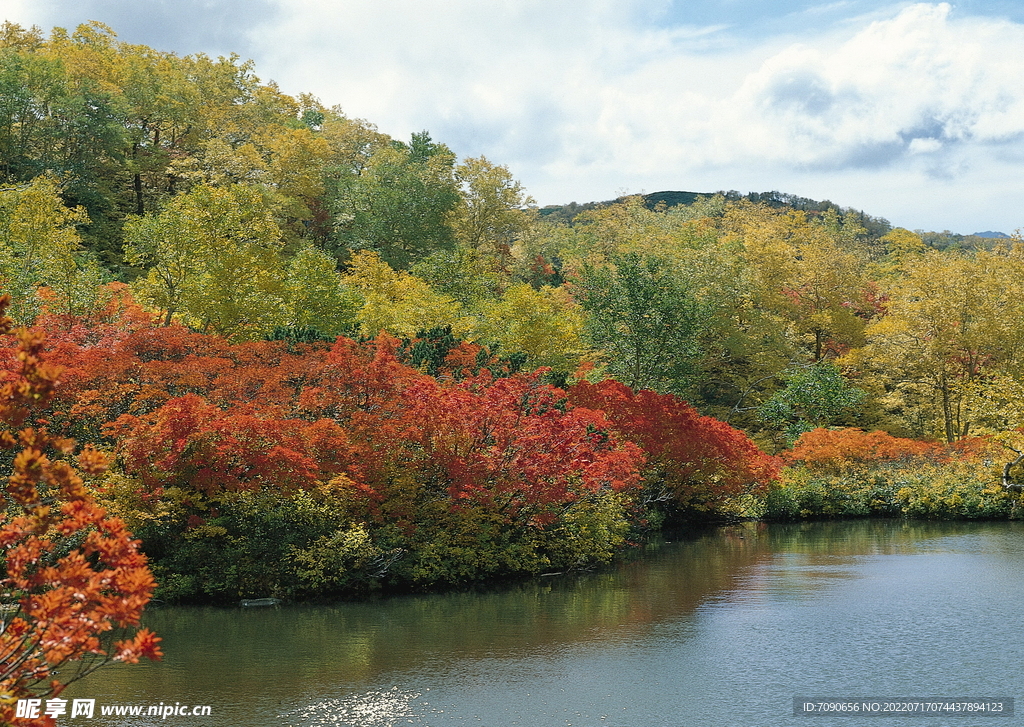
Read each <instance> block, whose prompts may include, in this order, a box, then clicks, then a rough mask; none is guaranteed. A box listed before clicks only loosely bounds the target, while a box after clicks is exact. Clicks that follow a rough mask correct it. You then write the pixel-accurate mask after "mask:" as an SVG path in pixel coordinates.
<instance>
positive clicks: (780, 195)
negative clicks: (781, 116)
mask: <svg viewBox="0 0 1024 727" xmlns="http://www.w3.org/2000/svg"><path fill="white" fill-rule="evenodd" d="M718 194H720V195H722V196H723V197H725V198H726V199H727V200H730V201H734V202H735V201H739V200H742V199H745V200H748V201H750V202H755V203H761V204H766V205H768V206H769V207H792V208H793V209H798V210H804V211H806V212H818V213H821V212H825V211H826V210H829V209H834V210H836V211H837V212H840V213H842V214H844V215H852V216H853V217H854V218H855V219H857V221H858V222H860V224H861V225H863V226H864V227H865V228H866V229H867V231H868V233H869V234H870V235H871V236H873V237H880V236H882V235H884V234H885V233H887V232H888V231H889V230H891V229H892V225H891V224H890V223H889V221H888V220H886V219H884V218H882V217H872V216H871V215H868V214H866V213H864V212H863V211H860V210H855V209H853V208H850V207H840V206H839V205H837V204H836V203H835V202H832V201H830V200H827V199H826V200H823V201H818V200H814V199H809V198H807V197H798V196H797V195H795V194H786V193H785V192H779V191H772V192H749V193H747V194H742V193H740V192H737V191H736V190H730V191H728V192H726V191H718V192H679V191H668V190H667V191H663V192H652V193H650V194H645V195H643V198H644V205H645V206H646V207H647V208H648V209H654V208H655V207H657V206H658V205H664V206H665V207H668V208H671V207H675V206H677V205H689V204H693V203H694V202H696V201H697V198H698V197H712V196H714V195H718ZM622 199H623V198H622V197H619V198H618V199H612V200H608V201H606V202H585V203H583V204H579V203H577V202H570V203H569V204H566V205H547V206H545V207H542V208H541V209H540V210H539V212H540V214H541V216H542V217H545V218H548V219H550V220H552V221H560V222H566V223H569V224H572V221H573V219H575V217H576V215H578V214H580V213H581V212H586V211H587V210H592V209H598V208H600V207H605V206H607V205H611V204H615V203H616V202H621V201H622Z"/></svg>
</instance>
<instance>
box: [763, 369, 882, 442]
mask: <svg viewBox="0 0 1024 727" xmlns="http://www.w3.org/2000/svg"><path fill="white" fill-rule="evenodd" d="M783 378H784V380H785V382H786V385H785V387H784V388H782V389H780V390H779V391H777V392H775V393H774V394H773V395H772V396H771V397H770V398H769V399H768V401H766V402H765V403H764V404H762V405H761V407H760V409H759V410H758V414H759V416H760V418H761V419H762V420H763V421H764V422H766V423H767V424H769V425H771V426H774V427H777V428H779V429H781V430H783V431H784V433H785V438H786V442H787V444H792V443H793V442H795V441H796V440H797V438H798V437H799V436H800V435H801V434H803V433H804V432H807V431H810V430H811V429H815V428H817V427H825V426H829V425H834V424H838V423H841V420H842V418H843V417H844V416H846V415H848V414H850V413H851V412H852V411H853V410H854V409H856V407H857V406H858V405H859V404H861V403H862V402H863V401H864V399H865V397H866V394H865V392H864V390H863V389H859V388H857V387H856V386H853V385H852V384H850V382H849V381H847V379H846V378H845V377H844V376H843V375H842V373H841V372H840V371H839V367H838V366H836V365H835V364H834V363H832V362H831V361H817V362H815V363H814V364H812V365H811V366H801V367H799V368H796V369H791V370H790V371H789V372H787V373H786V375H785V376H784V377H783Z"/></svg>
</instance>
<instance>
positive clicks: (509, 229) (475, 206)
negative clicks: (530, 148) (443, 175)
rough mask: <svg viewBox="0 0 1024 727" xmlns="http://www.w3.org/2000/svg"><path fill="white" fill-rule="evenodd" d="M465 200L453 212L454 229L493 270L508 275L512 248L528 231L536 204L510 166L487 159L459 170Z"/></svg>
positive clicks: (475, 160)
mask: <svg viewBox="0 0 1024 727" xmlns="http://www.w3.org/2000/svg"><path fill="white" fill-rule="evenodd" d="M455 178H456V180H457V181H458V183H459V184H460V185H461V191H462V198H461V201H460V203H459V204H458V206H457V207H456V208H455V210H454V212H453V220H454V221H453V223H452V224H453V227H454V229H455V234H456V236H457V238H458V240H459V242H460V243H462V244H464V245H466V246H468V247H469V248H470V249H473V250H476V251H477V252H478V253H480V254H481V255H483V256H484V257H485V258H486V259H487V260H489V261H490V264H491V266H492V267H494V268H496V269H497V270H499V271H504V272H506V273H507V272H508V270H509V268H510V267H511V262H512V246H513V245H514V244H515V242H516V240H517V238H518V237H519V236H520V235H521V234H522V232H523V231H524V230H526V229H527V228H528V227H529V226H530V224H531V222H532V220H533V215H532V214H531V212H530V211H529V210H528V209H527V208H528V207H529V206H530V205H532V204H533V203H534V201H533V198H531V197H530V196H528V195H527V194H526V192H525V190H524V189H523V186H522V185H521V184H520V183H519V182H517V181H516V180H515V179H514V178H513V177H512V174H511V173H510V172H509V170H508V167H504V166H498V165H495V164H492V163H491V162H490V161H488V160H487V159H486V158H485V157H476V158H471V159H466V160H464V161H463V162H462V163H461V164H459V165H458V166H456V167H455Z"/></svg>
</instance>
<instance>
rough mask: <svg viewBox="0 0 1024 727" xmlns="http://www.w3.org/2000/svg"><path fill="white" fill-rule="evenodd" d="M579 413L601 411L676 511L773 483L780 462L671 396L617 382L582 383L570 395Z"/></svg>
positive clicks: (699, 507)
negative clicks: (635, 449)
mask: <svg viewBox="0 0 1024 727" xmlns="http://www.w3.org/2000/svg"><path fill="white" fill-rule="evenodd" d="M568 394H569V401H570V402H571V403H572V404H573V405H574V406H578V407H585V408H588V409H593V410H600V411H603V412H604V413H605V414H606V415H607V416H608V418H609V420H610V421H611V425H612V428H613V429H614V431H616V432H617V433H618V434H619V435H620V436H622V437H623V438H625V439H628V440H630V441H632V442H635V443H637V444H638V445H640V447H641V448H643V451H644V452H645V453H646V455H647V467H646V469H645V470H644V476H645V478H646V479H647V480H648V482H650V483H660V484H661V485H662V486H663V487H665V488H666V489H667V490H668V491H669V492H670V493H672V495H673V497H674V499H675V500H676V502H677V503H679V504H680V505H683V506H685V507H689V508H692V509H697V510H704V509H709V508H713V507H716V506H718V505H720V504H722V503H723V502H724V501H725V500H726V499H728V498H730V497H734V496H736V495H739V494H742V493H744V492H747V491H751V490H753V489H756V488H759V487H760V486H763V485H766V484H768V483H769V482H770V481H772V480H774V479H775V478H777V477H778V474H779V470H780V469H781V466H782V462H781V460H779V459H778V458H777V457H772V456H769V455H767V454H765V453H764V452H762V451H761V450H760V449H758V447H757V445H755V444H754V443H753V442H752V441H751V440H750V438H749V437H747V435H745V434H744V433H743V432H741V431H739V430H737V429H734V428H732V427H730V426H729V425H728V424H726V423H725V422H722V421H719V420H717V419H714V418H712V417H708V416H703V415H701V414H699V413H698V412H697V410H696V409H694V408H693V407H692V406H690V405H689V404H687V403H686V402H684V401H681V400H680V399H678V398H676V397H675V396H672V395H671V394H658V393H655V392H653V391H646V390H644V391H636V392H634V391H633V390H631V389H630V388H629V387H627V386H625V385H624V384H621V383H619V382H617V381H613V380H606V381H602V382H601V383H599V384H591V383H589V382H586V381H581V382H579V383H577V384H575V385H573V386H572V387H571V388H570V389H569V392H568Z"/></svg>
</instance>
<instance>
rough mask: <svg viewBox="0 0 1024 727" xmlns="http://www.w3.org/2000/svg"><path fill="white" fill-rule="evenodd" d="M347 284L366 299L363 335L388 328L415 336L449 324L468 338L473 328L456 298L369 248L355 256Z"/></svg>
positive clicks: (360, 314)
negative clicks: (389, 262)
mask: <svg viewBox="0 0 1024 727" xmlns="http://www.w3.org/2000/svg"><path fill="white" fill-rule="evenodd" d="M344 283H345V285H347V286H348V287H349V288H351V289H352V290H354V291H356V292H357V293H359V295H360V296H361V297H362V299H363V305H362V308H360V309H359V312H358V313H357V314H356V320H357V321H358V322H359V330H360V333H362V334H363V335H364V336H376V335H378V334H379V333H380V332H381V331H387V332H388V333H390V334H391V335H393V336H403V337H407V338H412V337H414V336H415V335H416V334H417V332H419V331H423V330H428V329H431V328H435V327H437V326H444V325H450V326H452V331H453V332H454V333H455V335H456V336H458V337H460V338H467V337H468V336H469V335H470V333H471V332H472V330H473V328H474V323H473V320H472V319H471V318H469V317H467V316H463V315H462V310H461V306H460V305H459V304H458V302H457V301H455V300H454V299H453V298H450V297H449V296H447V295H442V294H441V293H438V292H436V291H434V290H433V289H432V288H431V287H430V286H429V285H427V283H425V282H424V281H423V280H420V279H419V278H417V277H416V276H414V275H411V274H409V273H407V272H404V271H398V270H395V269H394V268H392V267H391V266H390V265H388V264H387V263H386V262H384V261H383V260H381V259H380V256H379V255H378V254H377V253H375V252H372V251H370V250H363V251H360V252H357V253H355V254H353V255H352V258H351V260H350V261H349V271H348V273H347V274H346V275H345V276H344Z"/></svg>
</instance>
